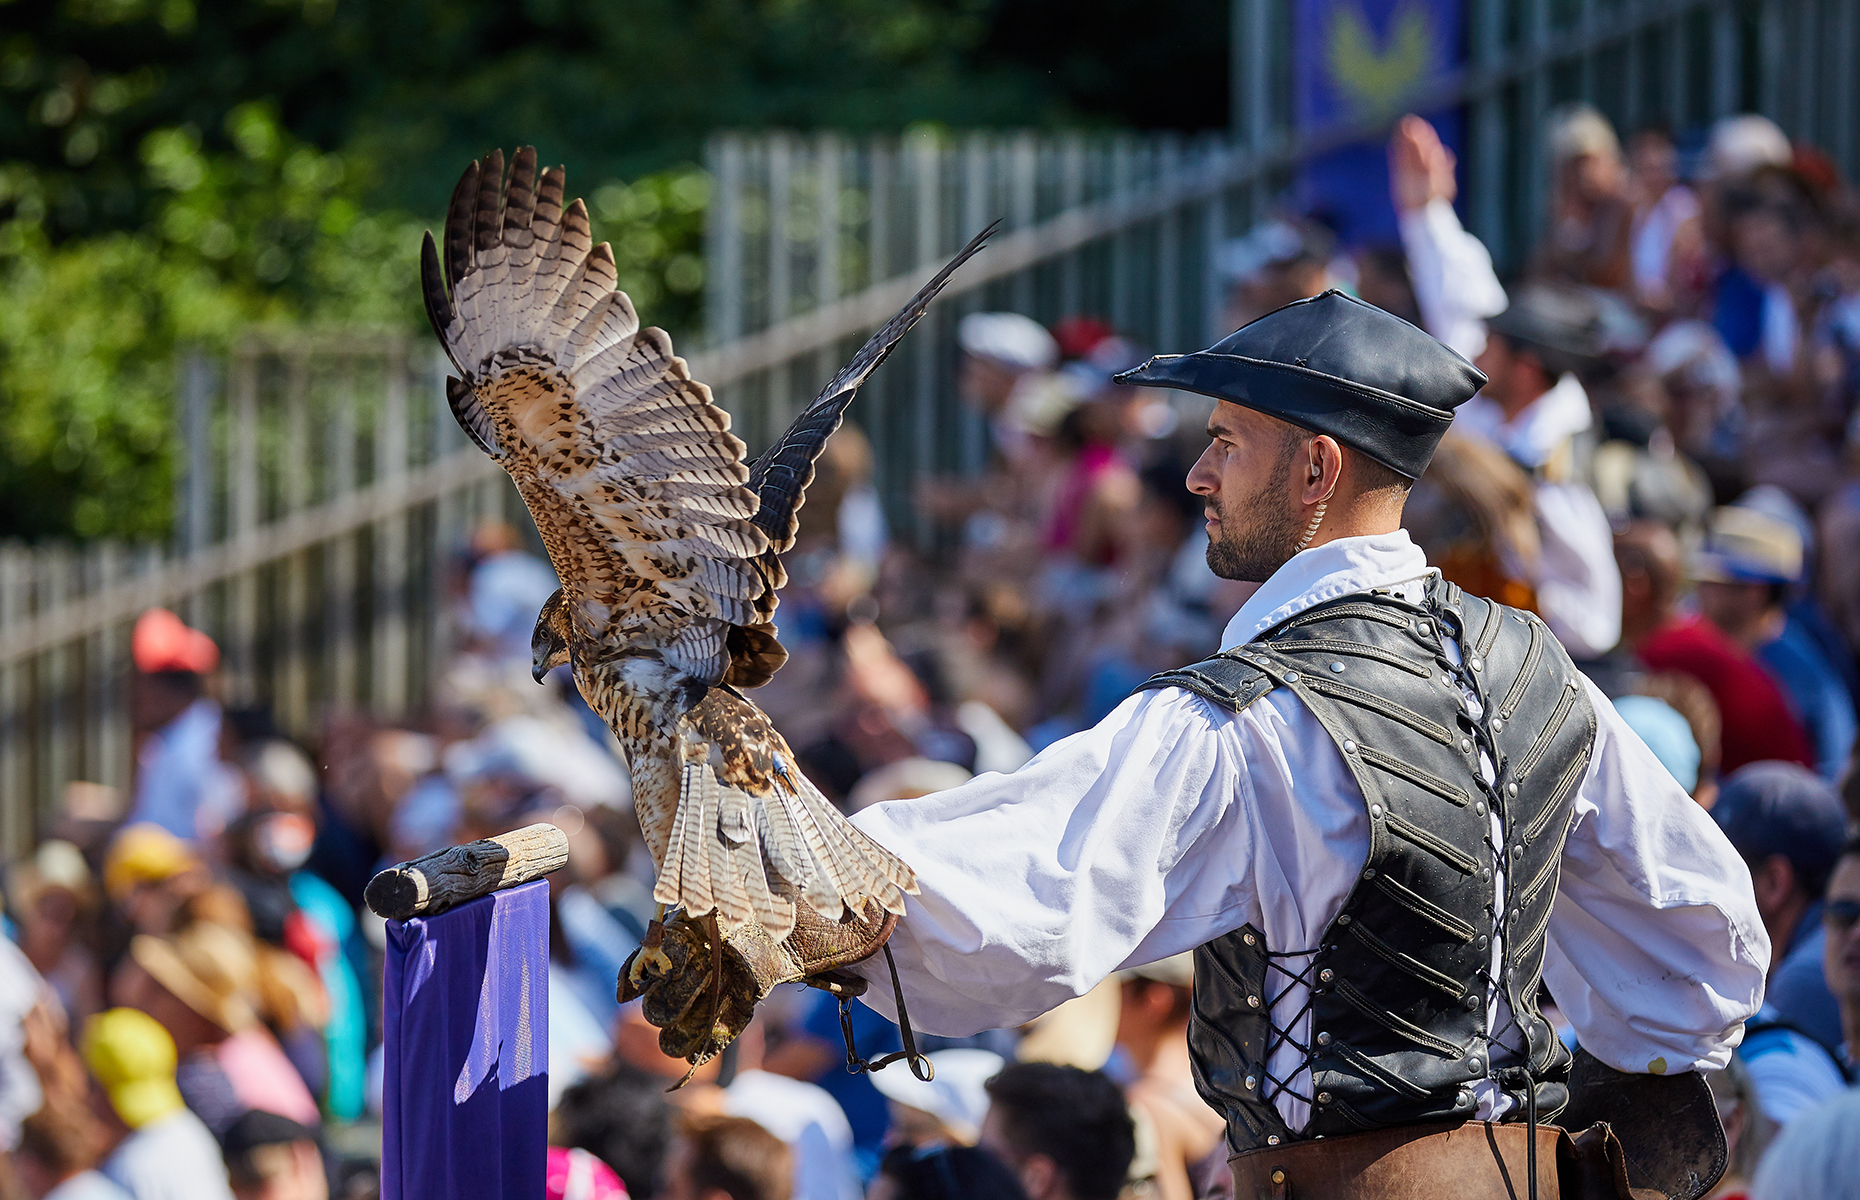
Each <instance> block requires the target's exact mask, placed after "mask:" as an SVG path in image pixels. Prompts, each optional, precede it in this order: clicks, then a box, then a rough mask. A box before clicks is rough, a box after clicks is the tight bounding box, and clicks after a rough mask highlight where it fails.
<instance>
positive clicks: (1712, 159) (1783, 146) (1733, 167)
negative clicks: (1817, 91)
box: [1705, 113, 1795, 182]
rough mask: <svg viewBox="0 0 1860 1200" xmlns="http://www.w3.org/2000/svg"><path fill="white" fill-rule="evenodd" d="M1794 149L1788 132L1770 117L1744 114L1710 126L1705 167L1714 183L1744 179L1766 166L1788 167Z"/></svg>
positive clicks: (1793, 154)
mask: <svg viewBox="0 0 1860 1200" xmlns="http://www.w3.org/2000/svg"><path fill="white" fill-rule="evenodd" d="M1794 156H1795V152H1794V150H1793V149H1792V148H1791V147H1790V145H1789V135H1788V134H1786V133H1784V132H1783V131H1782V127H1781V126H1779V125H1777V124H1776V122H1774V121H1772V120H1770V119H1769V118H1768V117H1764V116H1759V115H1757V114H1756V113H1742V114H1740V115H1738V116H1735V117H1726V118H1724V119H1723V120H1721V121H1719V122H1718V123H1717V124H1716V125H1713V126H1712V127H1711V140H1710V142H1709V143H1707V145H1706V148H1705V169H1706V173H1707V177H1708V178H1709V179H1711V180H1712V181H1713V182H1725V181H1729V180H1735V179H1744V178H1746V177H1748V176H1750V175H1753V174H1755V173H1756V172H1757V171H1760V170H1762V169H1763V168H1764V167H1786V166H1788V165H1789V163H1790V161H1791V160H1792V159H1793V158H1794Z"/></svg>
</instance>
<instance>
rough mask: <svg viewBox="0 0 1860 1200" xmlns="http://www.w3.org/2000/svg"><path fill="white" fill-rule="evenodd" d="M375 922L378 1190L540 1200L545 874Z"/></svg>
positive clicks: (423, 1198) (421, 1198) (434, 1197)
mask: <svg viewBox="0 0 1860 1200" xmlns="http://www.w3.org/2000/svg"><path fill="white" fill-rule="evenodd" d="M387 929H388V947H387V971H386V979H385V981H384V991H385V993H386V996H385V998H384V1001H383V1004H382V1014H383V1025H384V1033H385V1040H386V1045H385V1048H384V1051H383V1053H384V1055H385V1060H386V1061H385V1064H384V1071H383V1078H382V1108H383V1110H384V1111H383V1113H382V1132H381V1195H382V1200H440V1198H441V1197H446V1198H448V1200H449V1198H451V1197H456V1196H485V1197H498V1198H500V1200H542V1196H543V1170H544V1160H545V1157H546V1155H547V1142H548V1093H549V1079H548V1069H549V1062H548V1059H549V991H548V988H549V885H548V883H547V882H546V881H543V880H537V881H535V882H533V883H527V884H524V885H523V886H522V887H518V888H512V889H511V890H509V891H507V892H496V893H493V894H492V895H490V896H484V897H480V898H479V899H477V900H473V901H471V902H470V903H469V904H462V905H460V906H459V907H457V908H455V909H452V910H451V911H450V912H445V913H441V914H440V915H438V916H436V917H429V918H415V919H414V920H411V921H389V922H388V926H387Z"/></svg>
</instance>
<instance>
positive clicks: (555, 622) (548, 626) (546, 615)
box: [530, 589, 569, 683]
mask: <svg viewBox="0 0 1860 1200" xmlns="http://www.w3.org/2000/svg"><path fill="white" fill-rule="evenodd" d="M567 617H568V612H567V610H566V609H565V608H564V607H563V604H562V593H561V590H560V589H557V591H556V593H555V594H554V595H553V596H550V597H549V599H548V601H547V602H546V603H544V605H543V606H542V611H541V612H539V613H537V614H536V628H535V630H533V631H532V632H531V633H530V678H531V679H534V680H535V681H536V682H537V683H541V682H542V681H543V676H545V675H547V674H548V673H549V672H551V671H553V670H555V669H556V668H557V667H559V666H561V665H562V664H563V663H565V662H567V661H569V654H568V637H567V631H566V626H567V624H568V620H567Z"/></svg>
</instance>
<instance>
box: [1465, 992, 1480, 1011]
mask: <svg viewBox="0 0 1860 1200" xmlns="http://www.w3.org/2000/svg"><path fill="white" fill-rule="evenodd" d="M1460 1003H1461V1004H1463V1005H1465V1006H1466V1011H1467V1012H1471V1011H1472V1010H1473V1009H1475V1008H1478V1007H1479V997H1477V996H1475V995H1473V994H1472V993H1471V992H1467V993H1466V998H1465V999H1464V1000H1462V1001H1460Z"/></svg>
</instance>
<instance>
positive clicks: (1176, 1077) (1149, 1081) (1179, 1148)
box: [1117, 953, 1221, 1200]
mask: <svg viewBox="0 0 1860 1200" xmlns="http://www.w3.org/2000/svg"><path fill="white" fill-rule="evenodd" d="M1118 984H1119V988H1120V1000H1121V1007H1120V1008H1119V1010H1118V1018H1117V1045H1118V1048H1119V1049H1120V1050H1121V1051H1122V1052H1123V1055H1124V1058H1125V1065H1126V1066H1127V1068H1128V1069H1129V1070H1130V1072H1131V1074H1132V1075H1133V1078H1132V1079H1131V1080H1130V1082H1129V1083H1128V1085H1127V1086H1126V1087H1125V1089H1124V1093H1125V1095H1126V1096H1128V1097H1129V1099H1130V1109H1131V1116H1132V1117H1133V1118H1134V1119H1135V1120H1136V1123H1137V1146H1138V1152H1137V1157H1138V1159H1140V1160H1147V1161H1146V1162H1145V1166H1146V1167H1147V1168H1148V1170H1147V1171H1139V1170H1136V1169H1133V1171H1132V1174H1133V1175H1135V1176H1137V1177H1138V1178H1143V1177H1145V1176H1147V1177H1148V1178H1150V1179H1152V1180H1153V1181H1154V1183H1153V1186H1154V1190H1155V1194H1156V1195H1157V1196H1159V1197H1161V1198H1162V1200H1190V1197H1192V1196H1193V1195H1194V1191H1193V1186H1192V1183H1191V1179H1190V1169H1191V1168H1192V1167H1193V1165H1194V1164H1195V1163H1197V1162H1199V1161H1201V1159H1203V1158H1205V1157H1207V1155H1208V1152H1209V1151H1211V1150H1213V1149H1214V1147H1215V1144H1216V1143H1217V1142H1219V1141H1220V1140H1221V1118H1220V1115H1219V1114H1217V1113H1216V1112H1215V1111H1214V1110H1213V1109H1211V1108H1209V1107H1208V1106H1207V1104H1206V1103H1204V1102H1203V1101H1202V1099H1201V1097H1200V1096H1199V1095H1197V1094H1196V1092H1195V1076H1194V1070H1193V1068H1192V1067H1191V1066H1190V1065H1189V1058H1188V1015H1189V1008H1190V1006H1191V1005H1192V1004H1193V989H1194V986H1195V963H1194V955H1193V954H1192V953H1185V954H1177V955H1175V956H1174V957H1171V958H1165V959H1163V960H1162V961H1161V962H1154V963H1150V964H1149V965H1147V966H1142V967H1133V968H1131V969H1130V970H1127V971H1123V972H1120V973H1119V974H1118ZM1145 1151H1147V1152H1148V1153H1147V1154H1146V1153H1145Z"/></svg>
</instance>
